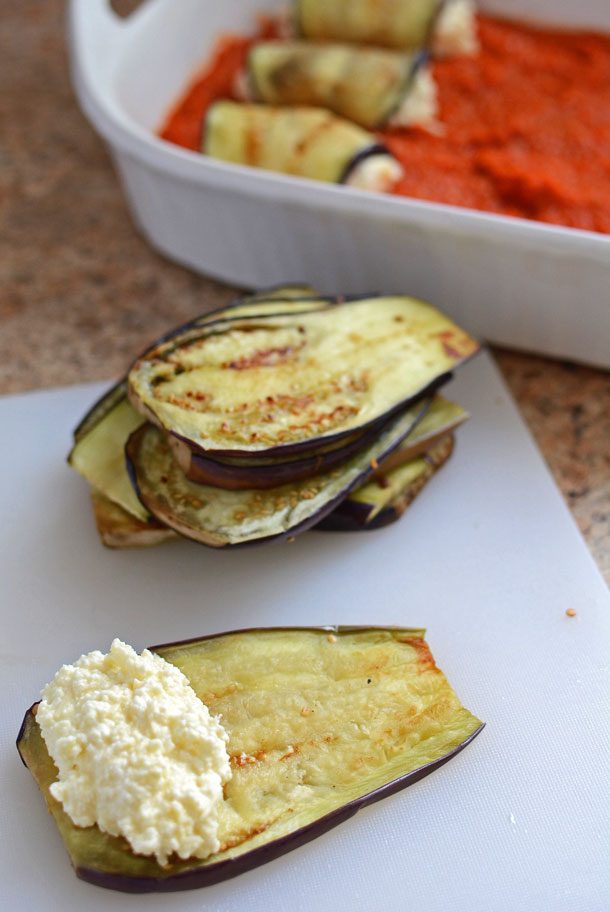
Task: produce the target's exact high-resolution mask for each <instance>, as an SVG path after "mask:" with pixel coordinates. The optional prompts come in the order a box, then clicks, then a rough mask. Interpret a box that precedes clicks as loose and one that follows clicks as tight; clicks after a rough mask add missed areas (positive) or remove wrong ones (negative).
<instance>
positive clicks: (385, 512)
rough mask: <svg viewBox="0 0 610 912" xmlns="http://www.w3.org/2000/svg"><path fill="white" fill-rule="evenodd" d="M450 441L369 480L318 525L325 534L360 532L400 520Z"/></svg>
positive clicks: (448, 438) (437, 466) (450, 437)
mask: <svg viewBox="0 0 610 912" xmlns="http://www.w3.org/2000/svg"><path fill="white" fill-rule="evenodd" d="M453 446H454V438H453V435H452V434H448V435H447V436H445V437H444V438H443V439H442V440H440V441H438V442H437V443H435V444H434V445H433V446H432V447H430V449H429V450H428V451H427V452H426V453H424V454H423V455H421V456H417V457H415V459H411V460H410V461H409V462H407V463H405V464H404V465H402V466H398V467H397V468H395V469H393V470H392V471H391V472H389V473H388V474H387V475H379V474H378V473H377V474H376V475H375V476H373V477H372V478H370V479H369V481H367V482H366V483H365V484H363V485H362V486H361V487H360V488H358V489H357V490H356V491H353V492H352V493H351V494H350V495H349V497H346V498H345V500H343V501H341V503H340V504H338V506H337V507H336V508H335V509H334V510H333V512H332V513H330V514H329V515H328V516H326V517H324V519H323V520H322V522H320V523H318V526H317V528H318V529H322V530H323V531H328V532H360V531H362V530H369V529H380V528H382V526H388V525H390V523H393V522H395V521H396V520H397V519H400V517H401V516H402V514H403V513H404V512H405V510H406V509H407V507H408V506H409V505H410V504H412V503H413V501H414V500H415V498H416V497H417V495H418V494H419V493H420V491H421V490H422V489H423V488H424V487H425V485H426V484H427V483H428V482H429V481H430V479H431V478H432V476H433V475H435V474H436V472H437V471H438V470H439V469H440V468H441V467H442V466H443V465H444V464H445V463H446V461H447V460H448V459H449V457H450V456H451V453H452V452H453Z"/></svg>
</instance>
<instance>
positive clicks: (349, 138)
mask: <svg viewBox="0 0 610 912" xmlns="http://www.w3.org/2000/svg"><path fill="white" fill-rule="evenodd" d="M201 151H202V152H203V153H204V154H205V155H210V156H211V157H212V158H218V159H221V160H222V161H226V162H232V163H233V164H237V165H249V166H250V167H253V168H262V169H263V170H265V171H278V172H281V173H284V174H293V175H297V176H299V177H307V178H310V179H311V180H319V181H325V182H329V183H335V184H343V183H349V184H351V185H353V186H358V187H360V189H370V190H380V191H383V190H388V189H389V188H390V187H391V186H392V185H393V184H394V183H395V182H396V181H397V180H398V179H399V177H400V176H401V174H402V169H401V167H400V165H399V164H398V162H397V161H396V159H395V158H393V157H392V155H391V154H390V152H389V151H388V149H387V148H386V147H385V146H383V145H381V144H380V143H379V142H378V140H377V139H376V138H375V136H374V135H373V134H372V133H369V132H368V131H367V130H364V129H363V128H362V127H359V126H358V125H357V124H354V123H351V122H350V121H348V120H345V119H344V118H342V117H338V116H337V115H335V114H333V113H332V112H330V111H327V110H324V109H323V108H316V107H310V106H307V105H291V106H286V107H272V106H270V105H264V104H241V103H238V102H233V101H217V102H215V103H214V104H212V105H211V106H210V108H209V109H208V113H207V115H206V120H205V130H204V137H203V144H202V147H201ZM369 159H370V162H369Z"/></svg>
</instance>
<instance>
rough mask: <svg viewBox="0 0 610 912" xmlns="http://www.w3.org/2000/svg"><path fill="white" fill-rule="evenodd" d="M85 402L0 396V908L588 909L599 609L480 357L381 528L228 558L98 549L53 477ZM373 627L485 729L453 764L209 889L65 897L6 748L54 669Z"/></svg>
mask: <svg viewBox="0 0 610 912" xmlns="http://www.w3.org/2000/svg"><path fill="white" fill-rule="evenodd" d="M102 389H103V387H102V386H100V385H99V384H98V385H87V386H82V387H75V388H70V389H60V390H52V391H45V392H40V393H32V394H25V395H20V396H12V397H7V398H4V399H0V426H1V427H2V431H3V442H4V446H3V447H2V451H1V452H0V478H1V482H0V485H1V489H2V496H1V503H2V507H3V514H4V517H3V518H4V521H3V542H2V548H1V551H0V563H1V567H2V595H1V598H2V617H3V623H2V630H3V634H4V635H3V638H2V640H3V644H2V647H1V649H2V668H1V678H0V693H1V694H2V703H3V709H2V714H1V717H0V733H1V738H2V765H1V776H2V778H1V785H2V791H1V794H2V815H1V817H0V833H1V836H2V842H1V845H2V850H1V851H0V859H1V862H0V864H1V869H0V884H1V885H2V886H1V893H2V894H3V897H4V901H3V904H2V908H6V909H14V910H26V912H46V910H49V912H50V910H58V912H59V910H61V912H67V910H76V909H78V910H85V909H86V910H87V912H97V910H104V912H109V910H127V909H130V910H147V912H148V910H157V909H163V910H194V909H197V910H200V909H202V908H205V909H210V910H227V912H229V910H231V912H234V910H236V909H239V910H243V912H254V910H257V912H263V910H264V912H274V910H277V912H280V910H282V912H283V910H287V909H289V910H290V912H301V910H302V912H310V910H316V912H318V910H320V912H322V910H341V909H349V910H350V912H371V910H372V912H376V910H380V912H381V910H383V912H390V910H424V909H425V910H426V912H448V910H450V909H451V910H452V912H500V910H502V912H504V910H505V912H545V910H549V912H551V910H552V912H607V910H608V909H609V908H610V867H609V866H608V861H609V859H610V833H609V827H608V820H609V811H610V790H609V777H608V773H609V771H610V763H609V759H608V747H609V744H610V738H609V735H610V705H609V704H610V697H609V695H610V686H609V685H610V680H609V677H610V675H609V672H608V666H609V656H610V636H609V634H610V629H609V628H610V598H609V595H608V592H607V589H606V586H605V585H604V583H603V580H602V579H601V576H600V575H599V573H598V571H597V569H596V567H595V566H594V563H593V561H592V559H591V557H590V555H589V553H588V551H587V549H586V547H585V545H584V543H583V541H582V539H581V538H580V535H579V533H578V531H577V529H576V527H575V525H574V523H573V521H572V518H571V516H570V514H569V512H568V510H567V508H566V507H565V505H564V503H563V501H562V499H561V497H560V495H559V493H558V491H557V490H556V488H555V486H554V484H553V482H552V480H551V478H550V476H549V473H548V471H547V469H546V467H545V465H544V463H543V461H542V459H541V457H540V455H539V453H538V452H537V450H536V448H535V446H534V444H533V442H532V440H531V439H530V436H529V434H528V433H527V431H526V430H525V428H524V426H523V424H522V422H521V419H520V418H519V416H518V413H517V411H516V409H515V407H514V405H513V404H512V402H511V400H510V398H509V395H508V393H507V391H506V389H505V387H504V386H503V384H502V382H501V380H500V378H499V375H498V373H497V371H496V369H495V368H494V367H493V365H492V362H491V361H490V359H489V358H488V357H487V355H483V356H480V357H478V358H477V359H475V360H474V361H473V362H471V363H470V364H468V365H467V366H466V367H464V368H463V369H462V370H461V371H460V373H459V376H458V378H457V379H456V380H455V381H454V382H453V383H452V384H451V387H450V388H449V395H452V396H454V397H455V398H456V399H458V400H459V401H460V402H461V403H462V404H463V405H464V406H466V407H467V408H468V409H469V411H470V412H471V415H472V418H471V420H470V421H469V422H468V424H466V425H465V426H464V427H462V428H461V429H460V430H459V431H458V443H457V448H456V451H455V453H454V455H453V457H452V459H451V461H450V462H449V463H448V464H447V466H446V467H445V468H444V469H443V471H442V472H441V473H439V475H438V477H437V478H435V479H434V480H433V481H432V482H431V484H430V486H429V487H428V488H427V489H426V490H425V491H424V492H423V494H422V495H421V497H420V498H419V499H418V500H417V501H416V502H415V503H414V504H413V506H412V507H411V508H410V509H409V511H408V512H407V514H406V515H405V516H404V517H403V518H402V520H401V521H400V522H398V523H397V524H395V525H394V526H390V527H388V528H386V529H383V530H379V531H377V532H370V533H363V534H340V533H334V534H330V533H314V532H310V533H307V534H306V535H304V536H302V537H301V538H299V539H297V540H296V541H295V542H294V543H292V544H286V543H284V544H280V545H274V546H270V547H267V548H260V549H256V548H254V549H252V550H245V551H239V550H238V551H235V552H218V551H213V550H209V549H206V548H203V547H201V546H199V545H195V544H192V543H189V542H180V543H175V544H168V545H165V546H162V547H159V548H155V549H151V550H148V551H141V552H138V551H129V552H114V551H109V550H106V549H104V548H103V547H102V546H101V545H100V544H99V542H98V540H97V537H96V533H95V531H94V525H93V520H92V516H91V512H90V509H89V503H88V491H87V486H86V484H85V483H84V482H83V481H82V480H81V479H80V478H79V476H77V475H76V473H74V472H73V471H72V470H71V469H69V468H68V467H67V465H66V463H65V457H66V453H67V451H68V449H69V446H70V433H71V430H72V428H73V427H74V425H75V424H76V422H77V420H78V419H79V418H80V416H81V415H82V413H83V412H84V411H85V410H86V409H87V407H88V405H89V404H90V403H91V402H92V401H93V399H94V398H96V397H97V396H98V395H99V393H100V392H101V390H102ZM568 608H574V609H576V611H577V612H578V613H577V615H576V617H572V618H570V617H567V616H566V613H565V612H566V609H568ZM375 622H378V623H380V624H391V623H396V624H403V625H409V626H417V627H419V626H423V627H426V628H428V641H429V643H430V645H431V648H432V651H433V653H434V655H435V657H436V659H437V662H438V664H439V665H440V667H441V668H443V670H444V671H445V672H446V674H447V675H448V677H449V680H450V681H451V682H452V684H453V686H454V687H455V689H456V690H457V692H458V694H459V695H460V697H461V699H462V701H463V702H464V703H465V705H466V706H468V707H469V708H470V709H471V710H472V711H473V712H474V713H475V714H477V715H478V716H479V717H480V718H481V719H483V720H485V721H486V722H487V727H486V728H485V729H484V731H483V732H482V734H481V735H480V736H479V737H478V738H477V739H476V740H475V741H474V742H473V743H472V745H471V746H470V747H468V748H467V749H466V750H465V751H463V752H462V753H461V754H460V755H459V756H458V757H457V758H456V759H455V760H453V761H452V762H451V763H449V764H447V765H446V766H444V767H443V768H442V769H440V770H438V771H437V772H435V773H433V774H432V775H430V776H429V777H427V778H426V779H424V780H423V781H421V782H419V783H417V784H416V785H414V786H412V787H411V788H408V789H406V790H405V791H404V792H401V793H399V794H398V795H395V796H393V797H391V798H388V799H386V800H384V801H383V802H380V803H379V804H377V805H374V806H373V807H371V808H368V809H366V810H364V811H361V812H360V813H358V814H357V815H356V817H354V818H352V819H351V820H349V821H347V822H346V823H344V824H342V825H341V826H339V827H337V828H336V829H334V830H332V831H331V832H329V833H328V834H327V835H325V836H323V837H321V838H319V839H317V840H315V841H314V842H312V843H310V844H308V845H306V846H305V847H303V848H300V849H298V850H296V851H294V852H292V853H290V854H289V855H286V856H284V857H283V858H280V859H279V860H277V861H274V862H272V863H270V864H268V865H265V866H263V867H261V868H258V869H256V870H254V871H252V872H250V873H248V874H244V875H242V876H241V877H238V878H236V879H235V880H232V881H227V882H226V883H223V884H220V885H218V886H215V887H208V888H205V889H203V890H195V891H191V892H184V893H177V894H165V895H157V896H155V895H146V896H126V895H122V894H119V893H112V892H110V891H107V890H102V889H100V888H97V887H93V886H91V885H89V884H85V883H83V882H81V881H78V880H77V879H76V878H75V877H74V875H73V873H72V871H71V868H70V865H69V862H68V858H67V855H66V854H65V852H64V848H63V844H62V842H61V839H60V837H59V834H58V833H57V832H56V830H55V827H54V824H53V821H52V819H51V818H50V816H49V815H48V814H47V813H46V811H45V808H44V802H43V800H42V797H41V796H40V795H39V794H38V791H37V789H36V787H35V785H34V783H33V781H32V780H31V778H30V776H29V774H28V773H27V771H26V770H25V769H24V768H23V767H22V765H21V762H20V760H19V757H18V755H17V751H16V749H15V746H14V740H15V737H16V735H17V732H18V729H19V725H20V723H21V719H22V717H23V713H24V711H25V710H26V709H27V707H28V706H29V705H30V704H31V703H32V702H34V700H36V699H37V697H38V694H39V690H40V688H41V686H43V685H44V684H45V683H46V682H47V681H48V680H49V679H50V678H51V677H52V676H53V674H54V673H55V671H56V670H57V668H58V667H59V666H60V665H61V664H62V662H69V661H73V660H75V659H76V658H77V657H78V656H79V655H80V654H81V653H83V652H88V651H89V650H92V649H96V648H99V649H102V650H106V649H107V648H108V646H109V644H110V641H111V640H112V638H113V637H115V636H119V637H122V638H123V639H125V640H126V641H127V642H129V643H131V644H132V645H133V646H134V647H136V648H137V649H142V648H143V647H144V646H146V645H148V644H153V643H160V642H163V641H167V640H176V639H179V638H182V637H193V636H197V635H199V634H206V633H212V632H214V631H220V630H227V629H230V628H237V627H248V626H256V625H273V624H328V623H375ZM2 869H3V870H2Z"/></svg>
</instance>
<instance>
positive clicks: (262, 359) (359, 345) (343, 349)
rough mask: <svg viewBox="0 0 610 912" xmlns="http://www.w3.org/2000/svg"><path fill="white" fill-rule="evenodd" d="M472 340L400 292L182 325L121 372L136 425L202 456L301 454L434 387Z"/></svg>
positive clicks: (474, 346)
mask: <svg viewBox="0 0 610 912" xmlns="http://www.w3.org/2000/svg"><path fill="white" fill-rule="evenodd" d="M478 348H479V345H478V343H477V342H476V341H475V340H474V339H472V338H471V337H470V336H469V335H468V334H467V333H466V332H465V331H464V330H462V329H460V328H459V327H458V326H456V324H455V323H453V322H452V321H451V320H450V319H449V318H448V317H447V316H445V315H444V314H442V313H441V312H440V311H438V310H436V309H435V308H434V307H432V306H431V305H429V304H426V303H425V302H423V301H418V300H416V299H414V298H409V297H400V296H396V297H378V298H364V299H358V300H351V301H344V302H340V303H337V304H335V305H333V306H331V307H327V308H323V309H321V310H318V311H309V312H303V313H299V314H286V315H275V316H274V315H271V316H267V317H250V318H246V317H244V318H243V319H242V320H236V321H235V320H234V321H231V322H227V321H222V320H219V321H217V322H215V323H211V324H208V325H207V326H201V327H196V328H193V327H187V328H186V329H185V331H184V333H182V334H180V333H177V334H176V335H175V336H173V337H172V339H170V340H168V341H167V342H165V343H161V344H160V345H157V346H153V347H152V348H151V349H149V350H148V351H147V352H145V353H144V354H143V355H142V356H141V357H140V358H139V359H138V360H137V361H136V362H135V364H134V365H133V367H132V369H131V370H130V372H129V375H128V392H129V398H130V401H131V402H132V404H133V406H134V408H136V409H137V410H138V411H139V412H140V413H141V414H142V415H143V416H144V417H145V418H147V419H148V420H149V421H152V422H153V423H155V424H157V425H159V426H160V427H161V428H163V429H164V430H165V431H166V432H168V433H171V434H173V435H175V436H176V437H177V438H179V439H181V440H183V441H184V442H185V443H186V444H187V445H188V446H189V447H191V448H192V449H193V450H195V451H199V452H202V453H203V454H204V455H208V456H211V455H215V456H221V457H223V458H224V457H225V456H239V455H240V454H241V455H242V456H244V457H252V455H253V454H257V453H258V454H260V455H261V456H263V457H264V458H266V459H267V458H269V457H275V456H279V455H282V456H291V455H292V454H294V453H296V452H300V453H301V454H302V455H305V454H306V453H308V454H312V453H315V451H316V450H317V449H318V448H319V447H320V446H321V445H326V444H330V443H333V442H334V441H337V442H338V441H339V440H341V439H342V438H345V437H348V436H350V435H352V434H353V433H354V432H356V431H363V430H365V429H367V428H369V427H371V426H373V425H375V424H377V423H378V422H380V421H382V420H386V419H389V418H390V417H391V416H392V415H393V414H395V413H396V412H398V411H400V410H402V409H404V408H406V407H407V406H408V405H409V403H411V402H413V401H415V400H416V399H418V398H420V397H421V396H422V395H424V394H426V393H428V392H430V391H431V390H433V389H435V388H436V387H438V386H439V385H440V384H441V383H443V382H444V381H445V380H447V379H448V376H449V373H450V371H451V370H453V368H455V367H457V366H458V365H459V364H461V363H462V362H464V361H465V360H466V359H468V358H470V357H471V356H472V355H474V354H475V352H476V351H477V350H478Z"/></svg>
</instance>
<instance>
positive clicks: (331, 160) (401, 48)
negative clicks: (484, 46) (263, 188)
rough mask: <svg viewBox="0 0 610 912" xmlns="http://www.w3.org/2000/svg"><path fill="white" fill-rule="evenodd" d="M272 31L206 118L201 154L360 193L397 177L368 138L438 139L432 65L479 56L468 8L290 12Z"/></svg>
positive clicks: (437, 3) (412, 3) (297, 5)
mask: <svg viewBox="0 0 610 912" xmlns="http://www.w3.org/2000/svg"><path fill="white" fill-rule="evenodd" d="M273 30H274V31H275V32H276V34H277V36H278V37H276V38H275V39H273V40H265V41H262V40H261V41H256V42H255V43H254V44H253V46H252V47H251V49H250V51H249V54H248V57H247V60H246V64H245V66H244V68H243V69H242V70H241V71H240V72H238V74H237V76H236V78H235V85H234V88H233V98H232V99H231V100H220V101H216V102H215V103H213V104H212V105H211V106H210V108H209V109H208V111H207V115H206V119H205V123H204V128H203V136H202V146H201V151H202V152H203V153H205V154H206V155H210V156H212V157H213V158H219V159H222V160H223V161H229V162H233V163H234V164H243V165H251V166H254V167H258V168H263V169H266V170H270V171H280V172H284V173H288V174H295V175H299V176H301V177H309V178H312V179H316V180H322V181H329V182H333V183H340V184H348V185H350V186H353V187H357V188H359V189H363V190H375V191H387V190H390V189H391V188H392V186H393V185H394V184H395V183H396V181H397V180H399V179H400V177H401V175H402V169H401V166H400V165H399V163H398V162H397V161H396V159H395V158H394V157H393V156H392V155H391V154H390V152H389V151H388V149H387V148H386V147H385V146H384V145H383V144H382V143H380V142H379V140H378V139H377V137H376V136H375V131H376V130H382V129H385V128H387V127H420V128H423V129H425V130H429V131H432V132H442V124H441V123H440V122H439V119H438V102H437V92H436V84H435V82H434V78H433V75H432V71H431V68H430V66H429V61H430V59H431V58H433V57H447V56H455V55H473V54H475V53H476V52H477V51H478V40H477V33H476V15H475V6H474V3H473V0H386V2H384V3H379V0H295V2H294V3H293V4H292V5H289V6H288V7H286V8H285V9H284V10H283V12H282V14H281V15H280V17H278V18H277V19H276V20H275V22H274V26H273Z"/></svg>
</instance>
